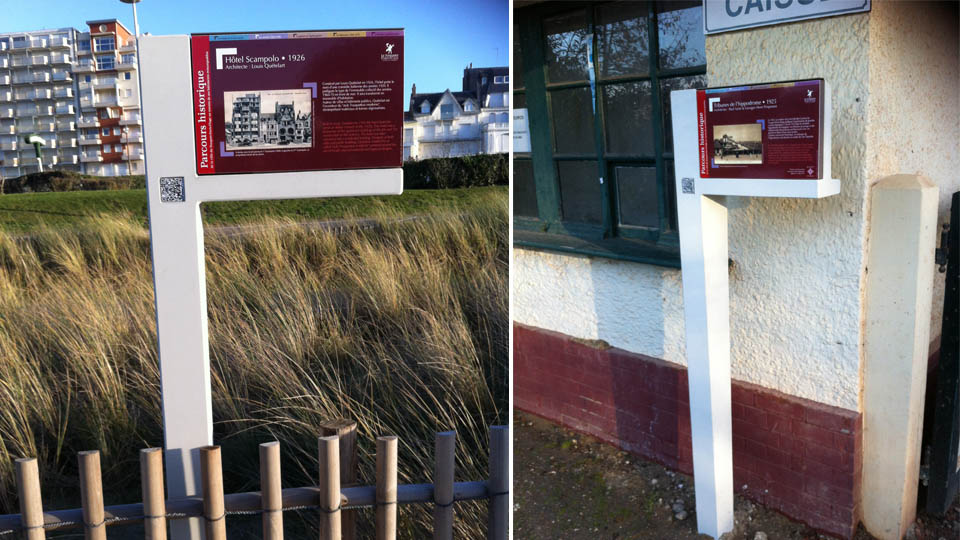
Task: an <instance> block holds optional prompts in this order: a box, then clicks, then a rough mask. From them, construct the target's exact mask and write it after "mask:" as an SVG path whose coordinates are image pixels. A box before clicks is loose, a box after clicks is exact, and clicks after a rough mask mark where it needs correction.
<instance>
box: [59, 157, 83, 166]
mask: <svg viewBox="0 0 960 540" xmlns="http://www.w3.org/2000/svg"><path fill="white" fill-rule="evenodd" d="M79 161H80V156H78V155H70V156H63V157H61V158H60V162H61V163H63V164H74V165H76V164H77V163H79Z"/></svg>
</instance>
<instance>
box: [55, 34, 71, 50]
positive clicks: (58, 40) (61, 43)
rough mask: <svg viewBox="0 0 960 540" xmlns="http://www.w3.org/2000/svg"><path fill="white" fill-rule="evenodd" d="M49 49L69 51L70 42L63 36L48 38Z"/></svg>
mask: <svg viewBox="0 0 960 540" xmlns="http://www.w3.org/2000/svg"><path fill="white" fill-rule="evenodd" d="M50 48H51V49H69V48H70V40H69V39H67V38H65V37H63V36H58V37H55V38H50Z"/></svg>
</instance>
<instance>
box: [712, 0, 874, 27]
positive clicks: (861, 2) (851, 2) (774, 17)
mask: <svg viewBox="0 0 960 540" xmlns="http://www.w3.org/2000/svg"><path fill="white" fill-rule="evenodd" d="M866 11H870V0H830V1H829V2H826V1H824V0H703V31H704V33H706V34H717V33H720V32H730V31H733V30H744V29H747V28H754V27H756V26H768V25H771V24H783V23H789V22H796V21H803V20H807V19H819V18H821V17H833V16H835V15H846V14H848V13H863V12H866Z"/></svg>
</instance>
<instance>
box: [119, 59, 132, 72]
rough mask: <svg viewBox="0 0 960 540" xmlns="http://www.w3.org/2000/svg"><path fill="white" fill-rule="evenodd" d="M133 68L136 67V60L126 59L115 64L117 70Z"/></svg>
mask: <svg viewBox="0 0 960 540" xmlns="http://www.w3.org/2000/svg"><path fill="white" fill-rule="evenodd" d="M135 69H137V61H136V60H126V61H124V62H120V63H119V64H117V70H119V71H133V70H135Z"/></svg>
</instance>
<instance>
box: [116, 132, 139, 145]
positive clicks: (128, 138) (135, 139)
mask: <svg viewBox="0 0 960 540" xmlns="http://www.w3.org/2000/svg"><path fill="white" fill-rule="evenodd" d="M120 142H122V143H140V144H143V135H142V134H140V133H124V134H123V135H121V136H120Z"/></svg>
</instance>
